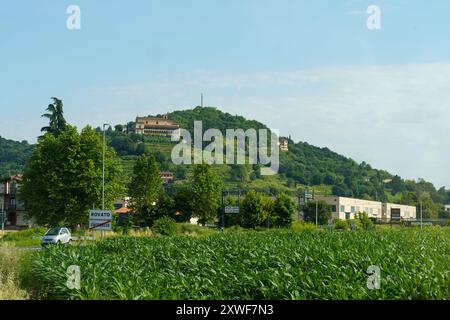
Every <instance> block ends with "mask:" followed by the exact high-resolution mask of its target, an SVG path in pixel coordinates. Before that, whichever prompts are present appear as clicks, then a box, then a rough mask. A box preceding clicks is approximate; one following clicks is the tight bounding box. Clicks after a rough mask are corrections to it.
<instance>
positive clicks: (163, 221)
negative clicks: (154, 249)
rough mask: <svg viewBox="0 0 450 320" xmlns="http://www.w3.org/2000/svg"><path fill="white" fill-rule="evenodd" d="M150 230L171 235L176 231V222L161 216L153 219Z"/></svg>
mask: <svg viewBox="0 0 450 320" xmlns="http://www.w3.org/2000/svg"><path fill="white" fill-rule="evenodd" d="M152 231H153V232H155V233H158V234H161V235H163V236H172V235H174V234H175V233H176V232H177V223H176V222H175V220H174V219H172V218H170V217H167V216H166V217H162V218H159V219H158V220H156V221H155V223H154V224H153V227H152Z"/></svg>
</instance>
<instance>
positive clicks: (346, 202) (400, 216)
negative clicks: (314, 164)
mask: <svg viewBox="0 0 450 320" xmlns="http://www.w3.org/2000/svg"><path fill="white" fill-rule="evenodd" d="M315 198H316V199H317V200H319V201H324V202H326V203H327V204H329V205H330V206H331V212H332V217H333V218H338V219H343V220H344V219H345V220H349V219H355V218H356V214H357V213H358V212H365V213H367V215H368V216H369V217H371V218H376V219H381V220H384V221H395V220H410V219H416V215H417V212H416V211H417V210H416V207H414V206H407V205H402V204H395V203H382V202H379V201H371V200H363V199H354V198H346V197H338V196H316V197H315Z"/></svg>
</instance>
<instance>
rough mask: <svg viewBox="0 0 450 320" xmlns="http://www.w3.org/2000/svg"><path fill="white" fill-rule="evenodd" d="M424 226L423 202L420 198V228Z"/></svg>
mask: <svg viewBox="0 0 450 320" xmlns="http://www.w3.org/2000/svg"><path fill="white" fill-rule="evenodd" d="M422 228H423V204H422V200H420V229H422Z"/></svg>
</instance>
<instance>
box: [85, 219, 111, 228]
mask: <svg viewBox="0 0 450 320" xmlns="http://www.w3.org/2000/svg"><path fill="white" fill-rule="evenodd" d="M111 228H112V221H111V220H89V229H94V230H102V231H105V230H111Z"/></svg>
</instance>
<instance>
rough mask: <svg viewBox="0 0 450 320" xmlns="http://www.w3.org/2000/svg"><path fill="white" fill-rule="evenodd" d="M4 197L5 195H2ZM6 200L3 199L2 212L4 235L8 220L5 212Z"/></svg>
mask: <svg viewBox="0 0 450 320" xmlns="http://www.w3.org/2000/svg"><path fill="white" fill-rule="evenodd" d="M2 196H3V195H2ZM4 200H5V198H4V197H3V199H2V211H0V212H1V214H2V216H1V217H2V234H3V232H4V231H5V219H6V212H5V203H4Z"/></svg>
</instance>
